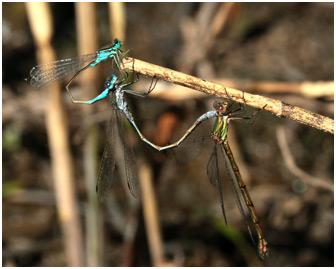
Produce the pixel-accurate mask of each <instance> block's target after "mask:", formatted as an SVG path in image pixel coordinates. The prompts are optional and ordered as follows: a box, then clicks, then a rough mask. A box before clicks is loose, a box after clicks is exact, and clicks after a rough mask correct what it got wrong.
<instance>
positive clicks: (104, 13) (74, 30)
mask: <svg viewBox="0 0 336 269" xmlns="http://www.w3.org/2000/svg"><path fill="white" fill-rule="evenodd" d="M2 19H3V21H2V59H3V64H2V157H3V158H2V160H3V162H2V178H3V180H2V225H3V226H2V227H3V229H2V240H3V241H2V246H3V248H2V250H3V251H2V261H3V265H4V266H162V265H165V266H332V265H333V264H334V230H333V228H334V215H333V212H334V199H333V198H334V192H333V178H334V142H333V141H334V140H333V135H331V134H328V133H324V132H322V131H319V130H316V129H313V128H310V127H308V126H305V125H302V124H299V123H297V122H293V121H290V120H287V119H279V118H277V117H276V116H275V115H272V114H270V113H268V112H265V111H264V112H262V113H260V116H259V118H258V120H257V121H256V122H255V123H254V124H253V125H247V124H244V123H239V122H237V123H232V124H231V125H230V130H229V134H228V140H229V143H230V145H231V148H232V151H233V154H234V156H235V159H236V162H237V164H238V166H239V168H240V170H241V174H242V177H243V179H244V181H245V183H246V184H247V188H248V190H249V192H250V195H251V197H252V200H253V202H254V206H255V208H256V212H257V215H258V218H259V220H260V223H261V227H262V229H263V232H264V236H265V238H266V240H267V241H268V244H269V249H270V257H269V258H267V259H265V260H264V261H262V260H261V259H260V258H259V257H258V254H257V247H256V246H254V245H253V243H252V242H251V240H250V237H249V234H248V230H247V228H246V226H245V224H244V221H243V219H242V218H241V216H240V214H239V212H238V211H237V210H236V202H235V199H234V197H233V196H231V195H230V190H231V187H227V185H225V184H226V183H225V182H226V181H225V180H224V179H225V178H226V177H227V176H226V173H225V171H223V174H222V177H223V180H224V196H225V197H224V198H225V205H226V214H227V217H228V222H229V224H228V226H225V224H224V220H223V217H222V214H221V208H220V203H219V197H218V192H217V189H216V188H214V187H213V186H212V185H211V184H210V183H209V181H208V179H207V176H206V165H207V162H208V160H209V157H210V153H211V148H210V149H205V150H204V152H202V153H201V154H200V156H199V158H197V159H194V160H191V161H189V162H185V163H177V162H176V161H174V159H173V158H171V157H170V156H168V155H169V154H168V155H167V154H166V153H165V152H155V151H153V150H152V149H150V148H149V147H147V146H146V145H144V143H142V142H141V141H140V139H139V138H138V137H137V135H136V134H135V133H134V131H133V130H132V128H131V127H129V128H128V129H127V130H129V132H128V134H127V135H128V137H129V140H130V142H131V144H132V146H133V148H134V151H135V155H136V159H137V164H138V169H139V179H140V182H141V185H142V197H141V199H137V200H136V199H134V198H133V197H130V195H129V191H128V190H127V187H126V188H125V184H124V183H123V182H124V172H125V171H122V167H123V166H122V160H117V175H118V178H116V180H115V181H114V182H113V184H112V187H111V191H110V193H109V194H108V197H107V199H106V201H105V202H104V203H102V204H98V202H97V198H96V194H95V184H96V178H97V172H98V168H99V162H100V158H101V156H102V152H103V148H104V143H105V141H106V128H107V124H108V120H109V117H110V115H111V106H110V101H109V100H102V101H100V102H98V103H95V104H94V105H92V106H85V105H78V104H73V103H71V101H70V98H69V97H68V95H67V93H66V91H65V89H64V84H62V85H57V84H55V85H52V86H50V87H48V88H42V89H38V90H37V89H34V88H33V87H31V86H30V85H29V82H27V81H26V80H25V79H26V78H29V72H30V70H31V68H32V67H33V66H35V65H38V64H40V63H45V62H50V61H53V60H56V59H64V58H70V57H75V56H78V55H82V54H87V53H93V52H95V51H97V50H98V49H100V48H101V47H104V46H106V45H109V44H111V43H112V40H113V39H114V38H119V39H120V40H122V41H123V42H124V45H123V47H122V49H123V51H127V50H128V49H131V50H130V52H129V54H128V55H129V56H132V57H134V58H137V59H141V60H144V61H147V62H150V63H153V64H157V65H161V66H163V67H167V68H171V69H174V70H178V71H181V72H185V73H187V74H190V75H194V76H197V77H202V78H204V79H208V80H211V81H217V82H219V83H222V84H224V85H226V86H231V87H234V88H237V89H239V90H242V91H246V92H250V93H256V94H260V95H264V96H268V97H271V98H274V99H278V100H281V101H283V102H286V103H289V104H291V105H295V106H299V107H302V108H304V109H307V110H310V111H312V112H315V113H318V114H321V115H323V116H327V117H331V118H333V117H334V116H333V115H334V92H333V74H334V35H333V34H334V4H333V3H272V4H263V3H259V4H255V3H234V4H233V3H146V4H143V3H110V4H107V3H76V4H74V3H51V4H46V3H29V4H25V3H2ZM90 69H92V70H87V71H85V72H83V73H82V74H81V75H80V76H79V77H78V79H77V78H76V81H75V82H74V83H73V85H72V88H71V89H72V92H73V94H74V95H75V97H76V98H77V99H79V100H88V99H91V98H93V97H95V96H96V95H97V94H98V93H99V92H100V91H102V90H103V89H104V83H105V81H106V79H107V78H108V76H109V74H110V73H116V70H115V69H112V68H111V61H110V60H108V61H106V62H104V63H101V64H99V66H97V67H95V68H90ZM140 78H141V79H140V81H139V82H138V83H136V84H134V85H132V87H133V86H134V87H133V88H132V89H134V90H139V91H143V92H145V91H146V90H147V89H148V87H149V85H150V83H151V78H146V77H143V76H141V77H140ZM309 83H315V84H309ZM307 85H315V87H314V88H311V87H308V88H309V89H308V90H306V89H307V88H306V87H305V86H307ZM217 99H218V98H217ZM127 100H128V103H129V106H130V109H131V111H132V113H133V114H134V116H135V120H136V122H137V124H138V126H139V128H140V130H142V132H143V133H144V135H145V136H146V137H147V138H148V139H149V140H151V141H153V142H155V143H157V144H159V145H165V144H168V143H169V142H170V141H175V140H176V139H177V138H179V137H180V136H181V135H182V134H183V133H184V132H185V131H186V130H187V128H188V127H189V126H190V125H191V124H192V123H193V122H194V121H195V120H196V118H197V117H199V116H200V115H201V114H203V113H205V112H206V111H209V110H212V109H213V108H212V103H213V102H214V101H215V100H216V97H215V96H210V95H205V94H199V93H197V92H195V91H192V90H190V89H186V88H182V87H178V86H175V85H169V84H167V83H164V82H161V81H159V82H158V83H157V85H156V88H155V90H154V91H153V92H152V93H151V94H150V96H149V97H148V98H136V97H127ZM254 111H255V110H254V109H252V108H248V112H247V114H249V113H253V112H254ZM211 127H212V121H211V120H209V121H208V122H206V123H204V124H201V125H200V126H199V127H198V128H197V130H196V131H195V134H193V137H198V136H208V135H209V134H210V132H211ZM186 159H187V157H186ZM221 165H222V167H223V168H224V166H225V165H224V164H223V163H222V164H221ZM243 206H244V205H243ZM251 230H252V232H253V234H254V236H256V234H255V231H254V227H253V226H252V225H251Z"/></svg>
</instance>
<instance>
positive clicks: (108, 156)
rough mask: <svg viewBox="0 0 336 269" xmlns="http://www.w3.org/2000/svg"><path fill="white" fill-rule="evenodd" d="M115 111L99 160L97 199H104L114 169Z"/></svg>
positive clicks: (101, 200) (100, 200)
mask: <svg viewBox="0 0 336 269" xmlns="http://www.w3.org/2000/svg"><path fill="white" fill-rule="evenodd" d="M115 120H116V111H115V110H114V109H113V111H112V116H111V119H110V122H109V126H108V129H107V130H108V133H107V141H106V144H105V148H104V153H103V157H102V159H101V162H100V168H99V175H98V180H97V186H96V191H97V196H98V201H99V202H100V203H101V202H103V201H104V199H105V196H106V193H107V191H108V190H109V189H110V186H111V182H112V180H113V175H114V171H115V163H116V161H115V138H116V137H115V128H116V123H115Z"/></svg>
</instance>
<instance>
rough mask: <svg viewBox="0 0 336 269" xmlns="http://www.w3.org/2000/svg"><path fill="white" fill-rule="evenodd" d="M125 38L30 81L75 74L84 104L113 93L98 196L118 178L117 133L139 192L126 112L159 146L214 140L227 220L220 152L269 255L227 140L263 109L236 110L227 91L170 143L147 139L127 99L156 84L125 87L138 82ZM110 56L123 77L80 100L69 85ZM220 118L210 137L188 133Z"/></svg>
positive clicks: (214, 176) (213, 166)
mask: <svg viewBox="0 0 336 269" xmlns="http://www.w3.org/2000/svg"><path fill="white" fill-rule="evenodd" d="M121 45H122V42H121V41H119V40H118V39H115V40H114V41H113V44H112V45H111V46H110V47H108V48H105V49H101V50H99V51H97V52H96V53H93V54H88V55H84V56H81V57H78V58H74V59H67V60H59V61H55V62H53V63H49V64H43V65H39V66H36V67H34V68H33V69H32V70H31V72H30V76H31V80H30V83H31V85H32V86H34V87H36V88H41V87H43V86H45V85H47V84H50V83H52V82H55V81H58V80H64V79H65V78H67V77H70V76H71V78H70V80H69V81H68V83H67V85H66V90H67V92H68V94H69V96H70V98H71V100H72V102H73V103H81V104H93V103H95V102H97V101H99V100H102V99H103V98H105V97H107V96H108V95H109V94H110V93H111V96H112V108H113V110H112V117H111V120H110V122H109V127H108V139H107V141H106V145H105V148H104V152H103V156H102V160H101V164H100V168H99V175H98V180H97V195H98V200H99V201H100V202H102V201H103V200H104V198H105V196H106V193H107V191H108V190H109V188H110V185H111V182H112V181H113V179H114V177H115V176H114V171H115V166H116V152H115V143H116V142H115V141H116V138H117V136H118V137H119V139H120V141H121V142H122V145H123V149H124V163H125V171H126V181H127V186H128V188H129V190H130V192H131V194H132V195H133V196H134V197H139V196H140V188H139V182H138V176H137V168H136V159H135V154H134V152H133V149H132V147H131V146H130V144H129V142H128V139H127V135H126V132H125V130H124V127H123V122H122V114H124V116H125V117H126V118H127V120H128V121H129V122H130V123H131V125H132V126H133V127H134V129H135V130H136V132H137V133H138V135H139V137H140V138H141V140H142V141H144V142H146V143H147V144H149V145H150V146H152V147H153V148H155V149H156V150H159V151H162V150H168V149H172V148H175V149H172V150H175V152H176V153H177V154H178V151H179V149H182V148H185V146H186V145H187V144H193V145H194V146H192V147H197V146H196V144H197V143H198V144H199V143H203V142H204V141H207V140H211V141H213V142H214V147H213V151H212V154H211V157H210V160H209V162H208V165H207V168H206V169H207V176H208V178H209V180H210V182H211V184H212V185H214V186H218V190H219V196H220V202H221V207H222V213H223V216H224V220H225V223H226V222H227V221H226V215H225V208H224V202H223V194H222V187H221V184H222V183H221V179H220V175H219V164H218V156H223V157H226V159H225V158H224V159H225V160H227V163H229V165H227V164H226V162H225V165H226V167H227V169H229V167H231V168H230V169H232V171H233V177H234V179H235V181H236V184H237V186H238V188H239V189H240V192H241V195H242V196H243V198H244V201H245V204H246V206H247V209H248V211H249V213H250V216H251V219H252V222H253V224H254V226H255V229H256V232H257V235H258V252H259V255H260V257H261V258H264V257H265V256H268V247H267V242H266V240H265V238H264V236H263V233H262V230H261V227H260V224H259V220H258V218H257V215H256V211H255V208H254V206H253V203H252V200H251V197H250V195H249V193H248V191H247V188H246V185H245V183H244V182H243V179H242V176H241V174H240V172H239V169H238V166H237V164H236V161H235V159H234V157H233V154H232V151H231V149H230V146H229V143H228V140H227V132H228V125H229V123H230V122H231V121H250V123H252V122H253V121H254V120H255V119H256V118H257V116H258V114H259V112H260V110H258V111H257V112H256V113H254V114H252V115H251V116H244V117H238V115H241V114H243V113H245V112H246V110H245V106H244V107H243V106H242V105H240V104H239V107H238V108H235V109H232V108H233V104H234V102H233V101H232V100H231V98H230V96H229V95H227V96H228V100H227V101H223V102H215V104H214V108H215V110H212V111H208V112H206V113H204V114H203V115H201V116H200V117H199V118H198V119H197V120H196V121H195V122H194V124H192V126H191V127H190V128H189V129H188V130H187V131H186V132H185V133H184V135H183V136H182V137H181V138H180V139H179V140H178V141H177V142H175V143H172V144H169V145H166V146H158V145H156V144H154V143H152V142H150V141H149V140H147V139H146V138H145V137H144V136H143V134H142V133H141V132H140V130H139V128H138V127H137V125H136V123H135V121H134V118H133V115H132V113H131V112H130V111H129V109H128V105H127V102H126V100H125V99H124V94H125V93H128V94H132V95H136V96H141V97H146V96H147V95H148V94H150V92H151V91H152V90H153V89H154V87H153V88H152V87H150V88H149V90H148V91H147V92H146V93H140V92H136V91H132V90H129V89H126V87H127V86H130V85H131V84H133V83H135V82H136V81H137V80H138V79H136V80H133V81H131V82H126V81H127V78H128V77H129V76H130V73H131V72H128V71H126V70H123V69H121V68H120V66H121V59H122V57H124V56H125V55H126V53H127V52H126V53H124V52H123V51H121V49H120V47H121ZM108 58H111V59H112V63H115V64H116V66H117V68H118V71H119V72H120V74H121V78H118V77H117V76H116V75H114V74H111V75H110V79H109V80H108V81H107V82H106V84H105V89H104V90H103V91H102V92H101V93H100V94H99V95H98V96H97V97H95V98H93V99H92V100H88V101H81V100H75V99H74V98H73V96H72V94H71V92H70V89H69V86H70V84H71V82H72V81H73V79H74V78H75V77H76V76H77V75H78V74H79V73H81V72H82V71H84V70H86V69H88V68H90V67H94V66H96V65H97V64H98V63H100V62H101V61H104V60H106V59H108ZM211 118H215V123H214V125H213V129H212V131H211V134H210V136H209V137H202V138H199V139H194V140H187V139H186V138H187V137H188V136H189V135H190V134H191V133H192V132H193V131H194V130H195V128H196V127H197V126H198V125H199V124H200V123H202V122H204V121H206V120H208V119H211ZM228 174H229V177H230V180H231V183H232V184H234V181H233V179H232V177H231V175H230V173H229V172H228ZM233 192H235V193H234V195H235V196H236V197H237V201H238V203H237V204H238V208H239V211H240V212H241V214H242V216H243V218H244V220H245V222H246V224H247V227H248V229H249V225H248V223H247V219H246V217H245V214H244V211H243V208H242V205H241V203H240V200H239V195H238V192H237V190H236V189H235V188H233ZM249 233H250V235H251V237H252V234H251V231H250V229H249ZM252 240H253V237H252Z"/></svg>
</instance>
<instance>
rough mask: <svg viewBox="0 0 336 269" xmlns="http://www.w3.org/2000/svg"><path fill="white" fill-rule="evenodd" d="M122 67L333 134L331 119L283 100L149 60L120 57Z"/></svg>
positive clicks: (332, 121)
mask: <svg viewBox="0 0 336 269" xmlns="http://www.w3.org/2000/svg"><path fill="white" fill-rule="evenodd" d="M123 64H124V68H125V69H128V70H134V71H136V72H138V73H141V74H143V75H146V76H149V77H156V78H159V79H162V80H165V81H168V82H172V83H175V84H178V85H182V86H185V87H188V88H191V89H194V90H197V91H201V92H203V93H207V94H211V95H214V96H218V97H222V98H228V95H229V97H230V98H231V99H232V100H233V101H235V102H238V103H242V104H243V103H246V104H247V105H249V106H252V107H255V108H258V109H264V110H266V111H269V112H272V113H273V114H275V115H276V116H278V117H281V118H287V119H291V120H294V121H297V122H300V123H302V124H305V125H308V126H311V127H313V128H316V129H319V130H322V131H324V132H329V133H331V134H334V120H333V119H331V118H328V117H325V116H322V115H319V114H317V113H314V112H310V111H308V110H305V109H302V108H300V107H296V106H292V105H290V104H286V103H284V102H282V101H280V100H276V99H272V98H268V97H264V96H260V95H254V94H250V93H245V92H242V91H240V90H237V89H234V88H230V87H225V86H223V85H220V84H218V83H214V82H211V81H207V80H205V79H201V78H197V77H193V76H190V75H187V74H184V73H181V72H178V71H174V70H171V69H168V68H164V67H161V66H157V65H154V64H150V63H147V62H144V61H141V60H138V59H134V58H125V59H123Z"/></svg>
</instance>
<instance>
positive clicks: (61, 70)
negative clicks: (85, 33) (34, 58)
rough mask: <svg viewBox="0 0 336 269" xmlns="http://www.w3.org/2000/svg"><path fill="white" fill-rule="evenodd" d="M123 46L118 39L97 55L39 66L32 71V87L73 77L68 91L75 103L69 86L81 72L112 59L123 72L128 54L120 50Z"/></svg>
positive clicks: (87, 55)
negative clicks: (122, 59) (124, 61)
mask: <svg viewBox="0 0 336 269" xmlns="http://www.w3.org/2000/svg"><path fill="white" fill-rule="evenodd" d="M121 46H122V42H121V41H120V40H118V39H114V40H113V43H112V45H111V46H109V47H106V48H103V49H100V50H98V51H96V52H95V53H92V54H86V55H82V56H80V57H76V58H72V59H63V60H58V61H55V62H51V63H46V64H41V65H37V66H35V67H33V68H32V69H31V70H30V85H32V86H33V87H35V88H42V87H44V86H46V85H48V84H51V83H53V82H56V81H63V80H65V79H66V78H67V77H70V76H72V77H71V78H70V80H69V82H68V83H67V85H66V89H67V91H68V93H69V96H70V98H71V100H72V101H73V100H74V99H73V96H72V94H71V92H70V90H69V86H70V84H71V82H72V81H73V79H74V78H75V77H76V76H78V75H79V73H80V72H82V71H84V70H86V69H88V68H90V67H94V66H96V65H97V64H99V63H100V62H101V61H104V60H106V59H108V58H111V59H112V60H113V61H114V63H115V64H116V66H117V68H118V70H119V71H121V70H120V62H121V58H122V57H124V56H125V55H126V53H127V52H123V51H122V50H121V49H120V47H121Z"/></svg>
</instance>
